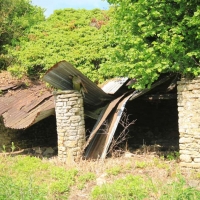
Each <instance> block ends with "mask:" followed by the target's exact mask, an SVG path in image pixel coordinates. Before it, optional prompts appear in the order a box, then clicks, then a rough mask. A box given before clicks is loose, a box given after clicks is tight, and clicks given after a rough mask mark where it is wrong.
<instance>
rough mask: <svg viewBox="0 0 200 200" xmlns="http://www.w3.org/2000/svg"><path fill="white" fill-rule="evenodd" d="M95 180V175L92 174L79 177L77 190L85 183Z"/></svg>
mask: <svg viewBox="0 0 200 200" xmlns="http://www.w3.org/2000/svg"><path fill="white" fill-rule="evenodd" d="M95 178H96V175H95V174H94V173H92V172H88V173H86V174H83V175H80V176H79V177H78V185H77V187H78V189H79V190H82V189H83V188H84V186H85V184H86V182H88V181H91V180H94V179H95Z"/></svg>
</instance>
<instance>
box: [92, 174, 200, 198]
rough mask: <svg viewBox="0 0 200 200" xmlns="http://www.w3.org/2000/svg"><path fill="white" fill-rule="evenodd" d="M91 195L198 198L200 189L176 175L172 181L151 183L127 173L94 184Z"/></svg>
mask: <svg viewBox="0 0 200 200" xmlns="http://www.w3.org/2000/svg"><path fill="white" fill-rule="evenodd" d="M91 196H92V198H93V199H98V200H100V199H101V200H104V199H105V200H110V199H137V200H142V199H160V200H168V199H176V200H186V199H187V200H198V199H199V198H200V191H199V190H197V189H195V188H191V187H187V185H186V182H185V180H184V179H183V178H182V177H181V176H178V177H177V181H173V182H172V183H170V184H168V183H159V182H157V183H153V181H152V180H151V179H145V178H142V177H141V176H133V175H128V176H126V177H125V178H122V179H118V180H116V181H114V182H113V183H112V184H105V185H102V186H96V187H95V188H94V189H93V191H92V193H91Z"/></svg>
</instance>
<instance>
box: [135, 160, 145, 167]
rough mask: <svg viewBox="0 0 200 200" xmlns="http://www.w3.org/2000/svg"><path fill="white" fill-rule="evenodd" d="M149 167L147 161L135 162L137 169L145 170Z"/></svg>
mask: <svg viewBox="0 0 200 200" xmlns="http://www.w3.org/2000/svg"><path fill="white" fill-rule="evenodd" d="M147 166H148V163H147V162H145V161H136V162H135V167H136V168H141V169H143V168H145V167H147Z"/></svg>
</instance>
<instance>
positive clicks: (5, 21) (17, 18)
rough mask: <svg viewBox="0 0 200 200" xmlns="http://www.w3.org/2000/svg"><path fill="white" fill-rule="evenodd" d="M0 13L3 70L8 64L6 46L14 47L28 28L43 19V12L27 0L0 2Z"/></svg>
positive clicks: (0, 48)
mask: <svg viewBox="0 0 200 200" xmlns="http://www.w3.org/2000/svg"><path fill="white" fill-rule="evenodd" d="M0 12H1V16H0V69H4V68H6V66H7V65H9V63H10V60H9V59H8V57H7V49H6V45H13V46H14V45H16V44H17V43H18V42H19V38H20V37H22V36H23V35H24V34H26V33H27V32H28V30H29V29H30V27H32V26H33V25H35V24H38V23H40V22H41V21H44V20H45V17H44V10H43V9H42V8H40V7H37V6H33V5H31V3H30V1H29V0H14V1H12V0H0Z"/></svg>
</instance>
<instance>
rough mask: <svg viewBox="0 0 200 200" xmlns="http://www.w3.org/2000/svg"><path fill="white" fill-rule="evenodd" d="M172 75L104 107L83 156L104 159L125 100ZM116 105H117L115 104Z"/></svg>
mask: <svg viewBox="0 0 200 200" xmlns="http://www.w3.org/2000/svg"><path fill="white" fill-rule="evenodd" d="M172 76H173V75H169V76H166V77H164V78H162V79H161V80H159V81H157V82H156V83H154V84H153V85H152V87H151V88H149V89H144V90H142V91H133V92H132V94H129V95H128V96H126V97H125V94H124V95H122V96H120V97H118V98H117V99H115V100H113V101H112V102H111V103H110V104H109V105H108V107H107V108H106V109H105V111H104V113H102V115H100V116H99V119H98V120H97V122H96V124H95V128H94V129H93V131H92V132H91V134H90V137H89V139H88V141H87V142H86V145H85V147H84V148H85V158H86V159H96V158H102V159H104V158H105V157H106V155H107V152H108V149H109V146H110V143H111V141H112V138H113V135H114V133H115V131H116V128H117V126H118V123H119V120H120V118H121V116H122V113H123V110H124V108H125V105H126V102H127V101H128V100H133V99H135V98H138V97H140V96H141V95H143V94H145V93H147V92H149V91H150V90H151V89H153V88H155V87H156V86H158V85H161V84H162V83H164V82H166V81H167V80H169V79H170V78H171V77H172ZM116 105H117V106H116ZM106 120H107V121H108V124H107V129H105V130H104V132H103V133H102V132H101V131H99V130H101V128H102V125H104V123H105V122H106Z"/></svg>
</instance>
